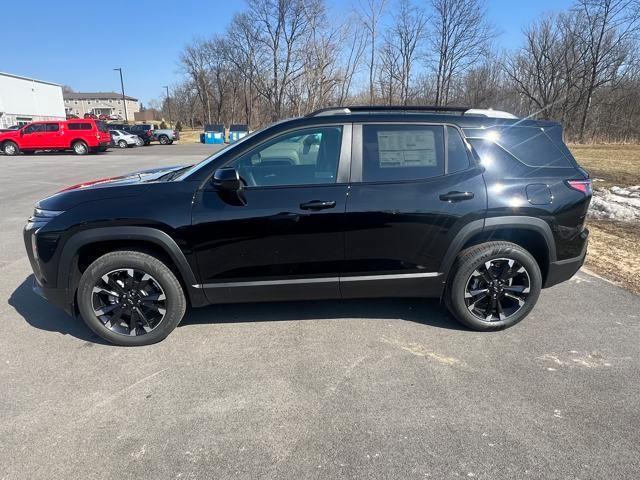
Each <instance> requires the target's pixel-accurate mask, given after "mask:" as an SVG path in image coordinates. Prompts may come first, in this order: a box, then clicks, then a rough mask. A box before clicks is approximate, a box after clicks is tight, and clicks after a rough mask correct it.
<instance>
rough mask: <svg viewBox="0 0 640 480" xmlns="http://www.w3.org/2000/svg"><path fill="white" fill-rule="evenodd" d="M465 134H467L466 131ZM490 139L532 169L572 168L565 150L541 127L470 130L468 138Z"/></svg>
mask: <svg viewBox="0 0 640 480" xmlns="http://www.w3.org/2000/svg"><path fill="white" fill-rule="evenodd" d="M465 133H467V132H466V131H465ZM469 136H474V137H481V138H488V139H490V140H491V141H494V142H495V143H497V144H498V145H500V146H501V147H503V148H504V149H505V150H507V151H508V152H509V153H511V154H513V156H514V157H516V158H517V159H518V160H520V161H521V162H522V163H524V164H525V165H528V166H530V167H570V166H571V161H570V160H569V158H570V157H569V158H567V156H566V155H565V151H566V150H565V151H563V149H560V148H558V146H557V145H556V144H555V143H554V142H553V141H552V140H551V139H550V138H549V136H548V135H547V134H546V132H545V131H544V130H543V129H542V128H540V127H503V128H490V129H486V130H479V129H473V130H469V132H468V133H467V137H469Z"/></svg>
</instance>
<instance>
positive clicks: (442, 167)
mask: <svg viewBox="0 0 640 480" xmlns="http://www.w3.org/2000/svg"><path fill="white" fill-rule="evenodd" d="M352 162H353V167H352V172H353V178H352V183H351V188H350V191H349V199H348V202H347V215H346V219H347V220H346V223H347V225H348V227H347V231H346V234H345V251H346V261H345V270H344V273H343V275H342V279H341V285H340V289H341V291H342V294H343V296H344V297H366V296H375V297H377V296H385V295H386V296H407V297H411V296H422V297H426V296H429V295H434V294H435V295H437V294H438V293H439V291H440V290H441V288H442V285H443V280H444V276H443V274H442V272H441V271H440V263H441V261H442V259H443V257H444V255H445V253H446V251H447V248H448V246H449V245H450V243H451V241H452V239H453V237H454V236H455V234H456V233H457V232H458V231H459V229H460V228H461V227H462V226H463V225H465V224H466V223H468V222H469V221H472V220H476V219H482V218H483V217H484V212H485V210H486V193H485V186H484V181H483V178H482V169H481V167H479V166H476V165H475V164H474V162H473V158H472V157H471V156H470V155H469V151H468V147H467V145H466V143H465V141H464V140H463V139H462V137H461V135H460V132H459V130H458V129H457V128H455V127H452V126H445V125H426V124H384V123H377V124H365V125H354V154H353V159H352Z"/></svg>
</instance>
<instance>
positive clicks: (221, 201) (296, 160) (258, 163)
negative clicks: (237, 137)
mask: <svg viewBox="0 0 640 480" xmlns="http://www.w3.org/2000/svg"><path fill="white" fill-rule="evenodd" d="M350 142H351V125H337V126H336V125H334V126H322V127H314V128H305V129H297V130H293V131H289V132H287V133H283V134H281V135H279V136H277V137H276V138H273V139H270V140H267V141H265V142H264V143H262V144H261V145H258V146H257V147H255V148H253V149H251V150H250V151H248V152H247V153H245V154H243V155H241V156H240V157H238V158H235V159H233V160H232V161H231V162H230V163H228V164H227V165H225V167H233V168H235V169H236V170H237V172H238V173H239V175H240V177H241V179H242V181H243V183H244V184H245V186H244V188H243V189H242V190H241V191H240V192H239V193H238V195H235V194H231V195H229V194H227V193H223V192H220V191H218V190H217V189H216V188H215V187H213V186H211V185H210V184H208V183H207V185H208V186H206V187H204V188H203V189H202V190H200V191H199V192H198V194H197V196H196V201H195V204H194V209H193V229H192V232H193V235H194V236H193V239H192V241H193V244H194V245H195V250H196V252H195V253H196V257H197V261H198V267H199V270H200V277H201V281H202V285H200V287H201V288H204V290H205V292H206V295H207V297H208V298H209V300H210V301H211V302H215V303H220V302H234V301H260V300H286V299H296V298H337V297H339V280H338V277H339V275H340V268H341V267H342V262H343V261H344V224H343V221H344V212H345V204H346V198H347V189H348V187H347V181H348V178H347V176H348V174H347V176H345V175H344V173H339V171H340V172H344V171H346V172H348V162H349V161H350V152H351V143H350ZM345 165H346V168H345Z"/></svg>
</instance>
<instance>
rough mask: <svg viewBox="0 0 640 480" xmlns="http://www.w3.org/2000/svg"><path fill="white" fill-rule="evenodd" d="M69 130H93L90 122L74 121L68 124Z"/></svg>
mask: <svg viewBox="0 0 640 480" xmlns="http://www.w3.org/2000/svg"><path fill="white" fill-rule="evenodd" d="M68 127H69V130H91V124H90V123H80V122H73V123H69V124H68Z"/></svg>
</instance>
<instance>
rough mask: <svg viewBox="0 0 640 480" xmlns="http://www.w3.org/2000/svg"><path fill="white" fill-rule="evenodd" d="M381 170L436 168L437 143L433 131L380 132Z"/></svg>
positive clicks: (379, 153)
mask: <svg viewBox="0 0 640 480" xmlns="http://www.w3.org/2000/svg"><path fill="white" fill-rule="evenodd" d="M378 155H379V158H380V167H381V168H396V167H435V166H436V165H437V161H436V142H435V136H434V134H433V131H432V130H423V131H406V132H403V131H386V132H385V131H379V132H378Z"/></svg>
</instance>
